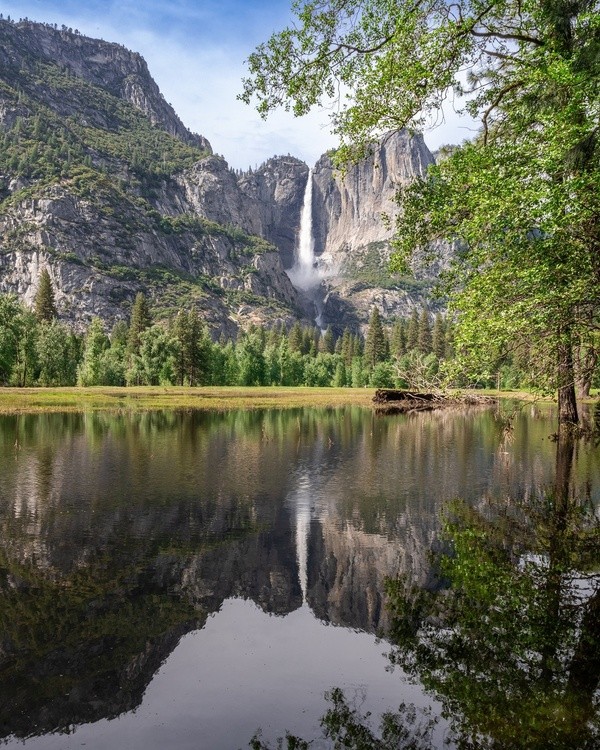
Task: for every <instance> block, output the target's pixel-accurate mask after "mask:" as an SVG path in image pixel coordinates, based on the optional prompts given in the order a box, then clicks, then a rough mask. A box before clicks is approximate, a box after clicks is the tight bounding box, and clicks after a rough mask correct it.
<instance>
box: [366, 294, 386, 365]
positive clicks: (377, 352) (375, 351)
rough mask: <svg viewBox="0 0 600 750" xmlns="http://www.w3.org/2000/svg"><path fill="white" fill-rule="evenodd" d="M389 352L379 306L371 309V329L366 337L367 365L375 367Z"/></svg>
mask: <svg viewBox="0 0 600 750" xmlns="http://www.w3.org/2000/svg"><path fill="white" fill-rule="evenodd" d="M386 354H387V343H386V336H385V333H384V330H383V325H382V323H381V316H380V314H379V310H378V309H377V307H374V308H373V310H372V311H371V318H370V320H369V329H368V331H367V337H366V339H365V353H364V359H365V365H366V366H367V367H369V368H373V367H375V365H376V364H377V363H378V362H383V360H384V359H385V358H386Z"/></svg>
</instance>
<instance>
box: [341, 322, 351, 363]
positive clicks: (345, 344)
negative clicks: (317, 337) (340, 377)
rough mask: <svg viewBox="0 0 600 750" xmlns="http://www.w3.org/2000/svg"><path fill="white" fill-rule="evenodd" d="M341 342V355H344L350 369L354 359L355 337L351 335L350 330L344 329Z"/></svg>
mask: <svg viewBox="0 0 600 750" xmlns="http://www.w3.org/2000/svg"><path fill="white" fill-rule="evenodd" d="M341 341H342V343H341V345H340V354H341V355H342V359H343V360H344V364H345V365H346V367H350V366H351V365H352V359H353V357H354V336H353V335H352V334H351V333H350V330H349V329H348V328H344V333H343V334H342V339H341Z"/></svg>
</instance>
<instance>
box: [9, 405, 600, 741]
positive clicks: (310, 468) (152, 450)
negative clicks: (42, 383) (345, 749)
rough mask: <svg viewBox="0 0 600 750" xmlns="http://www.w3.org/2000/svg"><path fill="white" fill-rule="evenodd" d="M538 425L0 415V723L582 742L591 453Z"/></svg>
mask: <svg viewBox="0 0 600 750" xmlns="http://www.w3.org/2000/svg"><path fill="white" fill-rule="evenodd" d="M588 417H589V420H590V424H592V423H593V415H588ZM554 420H555V415H554V414H553V412H552V410H551V409H550V408H545V409H541V408H539V407H536V406H527V407H526V408H524V409H520V410H518V411H515V412H514V413H513V412H512V411H511V407H510V405H505V406H503V407H502V408H501V409H499V410H496V409H490V408H486V409H483V408H473V409H461V410H450V411H438V412H429V413H420V414H412V415H390V416H376V415H374V414H372V413H371V412H370V411H368V410H362V409H358V408H345V409H312V410H311V409H301V410H265V411H239V412H226V413H202V412H192V413H180V412H160V413H126V414H109V413H90V414H83V415H75V414H45V415H18V416H0V532H1V533H0V608H1V609H0V625H1V630H0V739H1V741H2V742H4V743H5V744H6V746H8V747H25V748H32V749H33V748H35V749H36V750H37V749H38V748H39V749H40V750H41V749H44V750H47V749H50V748H52V749H59V748H60V750H65V749H67V748H81V747H82V746H86V747H88V748H94V750H95V749H97V748H98V749H101V748H107V749H108V748H111V750H114V748H121V747H123V748H125V747H127V748H131V749H136V748H140V749H141V748H143V750H154V749H155V748H156V750H158V749H159V748H161V749H162V748H173V749H174V750H184V749H185V750H188V749H189V750H192V749H193V750H199V749H202V748H207V749H208V748H210V750H220V749H223V750H225V749H227V750H231V749H232V748H243V747H248V746H249V742H250V741H251V739H252V738H253V736H254V735H255V733H256V732H257V731H259V730H260V734H259V736H258V737H257V738H256V739H255V740H254V745H255V747H267V746H269V747H276V743H277V738H280V737H283V736H284V735H285V733H286V732H291V733H292V734H293V735H298V736H299V737H302V738H304V739H306V740H312V741H313V742H312V744H311V748H321V747H323V748H325V747H331V746H332V742H333V740H332V738H335V737H340V736H342V735H344V736H346V737H347V739H348V746H349V747H370V746H372V747H382V748H383V747H385V748H388V747H389V748H392V747H394V748H400V747H413V748H424V749H425V748H427V749H428V750H430V749H433V748H441V747H457V748H462V747H465V748H466V747H469V748H478V747H481V748H487V747H497V748H508V747H523V748H534V747H539V748H549V747H556V748H562V747H565V748H566V747H582V748H583V747H589V748H592V747H596V746H597V745H596V744H595V743H597V742H598V741H599V740H598V738H599V729H598V727H599V711H598V697H599V696H598V680H599V672H600V646H599V643H600V634H599V632H598V631H599V627H600V626H599V623H600V603H599V600H600V541H599V536H598V520H599V516H600V448H599V447H598V442H597V439H596V437H595V435H594V433H593V430H590V432H589V434H588V437H587V439H579V440H576V441H574V440H570V439H569V440H562V439H561V440H558V441H557V440H556V439H553V437H552V433H553V431H554V430H555V422H554ZM592 426H593V424H592ZM367 712H371V716H370V718H367V717H366V716H365V714H366V713H367ZM382 714H385V718H384V721H383V724H382V726H381V727H380V726H379V724H380V717H381V716H382ZM336 733H337V734H336ZM259 737H260V739H259ZM361 737H362V740H361V739H360V738H361ZM352 738H354V739H352ZM365 738H366V739H365ZM359 741H362V742H363V744H362V745H361V744H357V743H359ZM352 742H354V743H355V744H351V743H352ZM568 742H570V743H571V744H567V743H568ZM386 743H387V744H386ZM403 743H404V744H403ZM410 743H412V744H410ZM469 743H470V744H469ZM573 743H574V744H573Z"/></svg>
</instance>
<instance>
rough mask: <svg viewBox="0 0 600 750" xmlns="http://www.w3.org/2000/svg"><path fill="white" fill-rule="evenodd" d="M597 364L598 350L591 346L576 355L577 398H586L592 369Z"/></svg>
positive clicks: (592, 374)
mask: <svg viewBox="0 0 600 750" xmlns="http://www.w3.org/2000/svg"><path fill="white" fill-rule="evenodd" d="M597 364H598V352H597V351H596V349H594V348H593V347H591V346H590V347H588V348H587V349H586V350H585V352H582V351H581V349H580V351H579V355H578V357H577V382H576V385H577V398H579V399H582V398H588V396H589V395H590V388H591V387H592V379H593V376H594V371H595V369H596V366H597Z"/></svg>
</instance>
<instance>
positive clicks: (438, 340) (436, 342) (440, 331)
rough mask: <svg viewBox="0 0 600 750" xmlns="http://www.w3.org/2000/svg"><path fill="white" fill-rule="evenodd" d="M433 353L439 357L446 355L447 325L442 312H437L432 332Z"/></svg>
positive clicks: (442, 357)
mask: <svg viewBox="0 0 600 750" xmlns="http://www.w3.org/2000/svg"><path fill="white" fill-rule="evenodd" d="M432 347H433V353H434V354H435V356H436V357H437V358H438V359H444V358H445V356H446V326H445V325H444V318H443V317H442V314H441V313H436V316H435V322H434V324H433V334H432Z"/></svg>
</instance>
